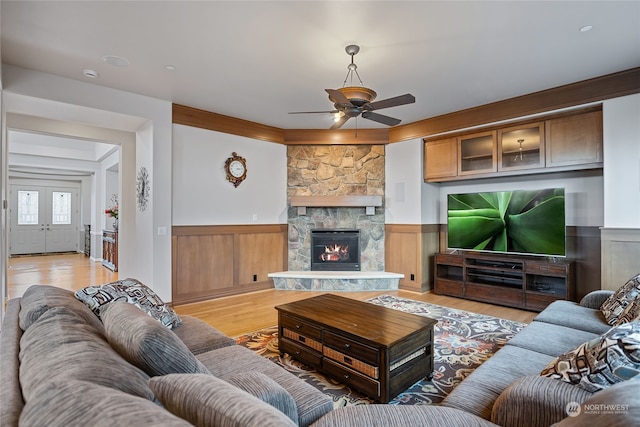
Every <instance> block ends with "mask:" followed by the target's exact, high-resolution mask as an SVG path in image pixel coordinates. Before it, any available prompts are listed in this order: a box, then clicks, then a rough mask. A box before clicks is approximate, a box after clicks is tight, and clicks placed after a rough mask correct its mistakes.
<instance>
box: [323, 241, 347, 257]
mask: <svg viewBox="0 0 640 427" xmlns="http://www.w3.org/2000/svg"><path fill="white" fill-rule="evenodd" d="M320 259H321V260H322V261H346V260H348V259H349V245H338V244H333V245H329V246H325V247H324V253H323V254H322V255H320Z"/></svg>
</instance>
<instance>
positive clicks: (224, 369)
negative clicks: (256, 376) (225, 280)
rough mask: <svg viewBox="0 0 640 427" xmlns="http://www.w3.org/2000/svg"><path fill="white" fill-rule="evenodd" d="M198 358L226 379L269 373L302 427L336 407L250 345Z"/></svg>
mask: <svg viewBox="0 0 640 427" xmlns="http://www.w3.org/2000/svg"><path fill="white" fill-rule="evenodd" d="M196 357H197V358H198V360H200V361H201V362H202V363H203V364H204V365H205V366H206V367H207V369H209V371H210V372H211V373H212V374H213V375H215V376H216V377H218V378H222V379H224V380H226V379H229V378H231V377H233V376H234V375H236V374H237V373H238V372H251V371H256V372H262V373H263V374H265V375H267V376H268V377H269V378H271V379H272V380H274V381H275V382H277V383H278V384H280V385H281V386H282V387H283V388H284V389H285V390H287V392H289V394H290V395H291V397H293V400H295V402H296V406H297V407H298V424H299V425H300V426H302V427H304V426H307V425H309V424H311V423H312V422H313V421H315V420H317V419H318V418H320V417H321V416H322V415H324V414H326V413H327V412H329V411H331V410H332V409H333V403H332V401H331V399H329V398H328V397H327V396H325V395H324V393H322V392H320V391H319V390H317V389H316V388H315V387H313V386H311V385H309V384H307V383H306V382H305V381H301V380H300V378H298V377H296V376H295V375H293V374H292V373H290V372H287V371H286V370H284V369H283V368H282V367H280V366H278V365H276V364H275V363H273V362H272V361H270V360H268V359H266V358H264V357H262V356H259V355H258V354H256V353H255V352H253V351H251V350H249V349H248V348H245V347H242V346H239V345H234V346H230V347H224V348H219V349H217V350H212V351H209V352H206V353H202V354H199V355H197V356H196ZM540 369H542V367H540ZM537 372H540V371H539V370H538V371H537Z"/></svg>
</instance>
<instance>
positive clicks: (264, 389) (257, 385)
mask: <svg viewBox="0 0 640 427" xmlns="http://www.w3.org/2000/svg"><path fill="white" fill-rule="evenodd" d="M227 382H228V383H229V384H231V385H234V386H236V387H238V388H239V389H240V390H244V391H246V392H247V393H249V394H250V395H252V396H255V397H257V398H258V399H260V400H262V401H263V402H265V403H268V404H269V405H271V406H273V407H274V408H276V409H278V410H279V411H280V412H282V413H284V414H285V415H286V416H287V417H289V418H291V420H292V421H293V422H295V423H297V422H298V407H297V406H296V402H295V400H293V397H292V396H291V395H290V394H289V392H288V391H287V390H285V389H284V388H283V387H282V386H281V385H280V384H278V383H277V382H275V381H274V380H272V379H271V378H269V377H268V376H266V375H265V374H263V373H262V372H257V371H249V372H243V373H240V374H236V375H234V376H232V377H231V378H229V379H227Z"/></svg>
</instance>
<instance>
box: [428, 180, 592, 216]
mask: <svg viewBox="0 0 640 427" xmlns="http://www.w3.org/2000/svg"><path fill="white" fill-rule="evenodd" d="M561 187H562V188H564V195H565V218H566V224H567V225H568V226H595V227H601V226H602V224H603V221H604V219H603V216H604V209H603V206H602V204H603V197H604V196H603V188H604V187H603V183H602V176H601V175H600V173H599V172H571V173H554V174H543V175H530V176H522V177H510V178H509V179H508V180H504V178H503V179H502V180H499V179H489V180H484V179H483V180H477V181H473V182H467V183H456V184H453V183H447V184H442V185H441V187H440V223H441V224H446V223H447V195H448V194H456V193H473V192H482V191H511V190H536V189H544V188H561Z"/></svg>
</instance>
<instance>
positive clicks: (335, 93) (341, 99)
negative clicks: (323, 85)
mask: <svg viewBox="0 0 640 427" xmlns="http://www.w3.org/2000/svg"><path fill="white" fill-rule="evenodd" d="M325 92H327V93H328V94H329V100H330V101H331V102H333V103H334V104H345V105H353V104H352V103H351V101H349V98H347V97H346V96H344V94H343V93H342V92H340V91H339V90H335V89H325Z"/></svg>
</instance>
